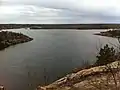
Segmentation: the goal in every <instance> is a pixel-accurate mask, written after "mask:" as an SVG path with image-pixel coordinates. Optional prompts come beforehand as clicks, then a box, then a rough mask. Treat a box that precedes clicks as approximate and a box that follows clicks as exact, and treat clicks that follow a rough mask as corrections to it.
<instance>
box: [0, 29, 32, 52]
mask: <svg viewBox="0 0 120 90" xmlns="http://www.w3.org/2000/svg"><path fill="white" fill-rule="evenodd" d="M31 40H33V38H30V37H28V36H26V35H23V34H22V33H15V32H11V31H1V32H0V50H2V49H5V48H7V47H9V46H12V45H16V44H20V43H25V42H29V41H31Z"/></svg>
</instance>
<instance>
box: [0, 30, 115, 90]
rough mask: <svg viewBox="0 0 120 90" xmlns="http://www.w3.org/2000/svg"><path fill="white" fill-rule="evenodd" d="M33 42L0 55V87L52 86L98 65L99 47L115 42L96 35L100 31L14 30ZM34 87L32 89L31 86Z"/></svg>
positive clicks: (19, 89)
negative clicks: (89, 65)
mask: <svg viewBox="0 0 120 90" xmlns="http://www.w3.org/2000/svg"><path fill="white" fill-rule="evenodd" d="M12 31H16V32H22V33H24V34H26V35H29V36H30V37H33V38H34V40H33V41H31V42H28V43H23V44H19V45H15V46H11V47H9V48H7V49H5V50H3V51H0V84H2V85H4V86H5V87H6V88H7V89H8V90H33V89H34V88H35V87H36V86H37V85H39V84H40V85H43V84H45V83H46V82H45V81H46V80H47V81H48V82H47V83H51V82H53V81H54V80H56V79H57V78H60V77H62V76H64V75H66V74H67V73H69V72H71V70H72V69H73V68H76V67H80V66H82V65H83V63H84V60H87V61H88V62H89V63H93V62H94V61H95V55H96V53H97V47H99V46H100V45H99V44H105V43H108V42H112V43H116V39H113V38H110V37H109V38H108V37H101V36H96V35H93V33H95V32H99V31H77V30H25V29H19V30H12ZM31 85H32V86H31Z"/></svg>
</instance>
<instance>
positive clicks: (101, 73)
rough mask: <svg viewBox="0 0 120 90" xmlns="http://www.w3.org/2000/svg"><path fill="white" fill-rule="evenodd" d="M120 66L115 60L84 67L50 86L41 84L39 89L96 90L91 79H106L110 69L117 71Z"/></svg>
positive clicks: (119, 62)
mask: <svg viewBox="0 0 120 90" xmlns="http://www.w3.org/2000/svg"><path fill="white" fill-rule="evenodd" d="M119 68H120V61H115V62H113V63H111V64H107V65H103V66H96V67H92V68H89V69H84V70H81V71H78V72H77V73H71V74H69V75H67V76H65V77H63V78H61V79H59V80H57V81H55V82H54V83H52V84H50V85H48V86H44V87H41V86H39V87H38V89H37V90H96V89H95V87H93V86H92V85H89V84H90V83H89V80H93V79H95V78H96V80H97V79H98V81H99V82H101V80H104V78H106V76H107V75H108V74H109V73H110V72H111V71H110V70H113V72H114V73H116V72H117V71H118V69H119ZM101 78H103V79H101ZM111 80H112V79H111ZM105 81H106V80H105ZM105 81H104V82H105ZM86 86H87V87H86ZM88 86H89V88H88ZM80 88H81V89H80ZM85 88H86V89H85ZM87 88H88V89H87ZM90 88H91V89H90ZM110 90H111V89H110Z"/></svg>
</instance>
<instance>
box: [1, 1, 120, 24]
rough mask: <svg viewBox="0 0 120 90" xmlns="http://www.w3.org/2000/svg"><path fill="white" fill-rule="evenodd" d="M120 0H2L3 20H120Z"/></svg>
mask: <svg viewBox="0 0 120 90" xmlns="http://www.w3.org/2000/svg"><path fill="white" fill-rule="evenodd" d="M119 4H120V1H119V0H2V1H1V4H0V5H1V6H0V23H44V24H47V23H53V24H54V23H119V22H120V5H119Z"/></svg>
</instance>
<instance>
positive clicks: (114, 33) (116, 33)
mask: <svg viewBox="0 0 120 90" xmlns="http://www.w3.org/2000/svg"><path fill="white" fill-rule="evenodd" d="M94 35H100V36H107V37H114V38H120V29H110V30H108V31H105V32H100V33H95V34H94Z"/></svg>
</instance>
